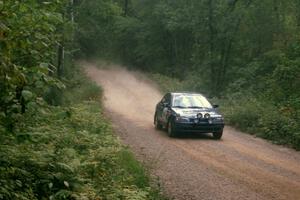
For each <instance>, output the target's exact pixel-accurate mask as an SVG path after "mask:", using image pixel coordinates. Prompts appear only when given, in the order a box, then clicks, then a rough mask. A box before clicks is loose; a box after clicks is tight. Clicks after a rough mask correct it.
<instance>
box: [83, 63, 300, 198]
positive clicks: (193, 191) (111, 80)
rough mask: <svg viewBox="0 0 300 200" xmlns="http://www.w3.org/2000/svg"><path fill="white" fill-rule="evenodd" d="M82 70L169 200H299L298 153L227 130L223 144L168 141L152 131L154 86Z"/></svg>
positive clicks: (125, 75)
mask: <svg viewBox="0 0 300 200" xmlns="http://www.w3.org/2000/svg"><path fill="white" fill-rule="evenodd" d="M82 65H84V66H85V68H86V72H87V74H88V76H89V77H90V78H91V79H93V80H94V81H95V82H96V83H98V84H99V85H101V86H102V87H103V89H104V105H105V110H106V113H107V115H108V117H109V118H110V119H111V120H112V122H113V126H114V128H115V130H116V132H117V134H118V135H119V137H120V138H121V140H122V141H123V143H124V144H126V145H128V146H129V147H130V148H131V149H132V150H133V151H134V153H135V155H136V156H137V158H138V159H139V160H141V161H143V162H144V163H146V165H148V166H149V167H150V170H151V173H152V174H153V175H154V176H156V177H159V182H160V183H161V185H162V188H163V191H164V192H165V194H166V195H167V196H169V197H170V198H171V199H178V200H179V199H180V200H181V199H183V200H193V199H195V200H200V199H211V200H219V199H220V200H225V199H230V200H234V199H241V200H247V199H251V200H253V199H264V200H265V199H267V200H268V199H278V200H279V199H280V200H281V199H282V200H283V199H286V200H300V152H296V151H294V150H292V149H288V148H285V147H282V146H278V145H273V144H271V143H269V142H267V141H265V140H263V139H259V138H255V137H253V136H251V135H248V134H245V133H242V132H240V131H237V130H235V129H234V128H232V127H229V126H226V127H225V131H224V135H223V138H222V140H220V141H216V140H213V139H212V137H211V135H209V134H207V135H203V134H199V135H190V134H187V135H185V136H181V137H180V138H169V137H168V136H167V135H166V133H165V132H164V131H157V130H155V129H154V126H153V112H154V108H155V105H156V103H157V102H158V101H159V100H160V99H161V97H162V94H161V93H160V92H159V91H158V89H157V87H156V86H155V84H153V83H152V82H151V81H150V80H148V79H147V78H145V77H144V76H143V75H141V74H139V73H136V72H130V71H127V70H125V69H124V68H118V67H112V68H102V69H99V68H96V67H95V65H93V64H90V63H82Z"/></svg>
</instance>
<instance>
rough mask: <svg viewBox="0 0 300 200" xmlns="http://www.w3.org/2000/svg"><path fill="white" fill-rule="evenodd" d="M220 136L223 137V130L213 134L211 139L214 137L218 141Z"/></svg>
mask: <svg viewBox="0 0 300 200" xmlns="http://www.w3.org/2000/svg"><path fill="white" fill-rule="evenodd" d="M222 135H223V130H221V131H219V132H214V133H213V137H214V139H215V140H220V139H221V137H222Z"/></svg>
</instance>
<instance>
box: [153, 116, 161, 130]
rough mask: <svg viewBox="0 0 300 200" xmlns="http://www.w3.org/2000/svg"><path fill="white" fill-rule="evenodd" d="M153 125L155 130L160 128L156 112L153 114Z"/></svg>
mask: <svg viewBox="0 0 300 200" xmlns="http://www.w3.org/2000/svg"><path fill="white" fill-rule="evenodd" d="M154 126H155V128H156V129H157V130H160V129H162V125H161V124H160V123H159V121H158V118H157V114H155V116H154Z"/></svg>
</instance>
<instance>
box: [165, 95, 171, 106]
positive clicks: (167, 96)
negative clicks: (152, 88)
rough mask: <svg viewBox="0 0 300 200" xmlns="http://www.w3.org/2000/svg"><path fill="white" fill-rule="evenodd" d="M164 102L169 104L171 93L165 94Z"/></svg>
mask: <svg viewBox="0 0 300 200" xmlns="http://www.w3.org/2000/svg"><path fill="white" fill-rule="evenodd" d="M166 103H168V104H169V105H171V94H167V95H166Z"/></svg>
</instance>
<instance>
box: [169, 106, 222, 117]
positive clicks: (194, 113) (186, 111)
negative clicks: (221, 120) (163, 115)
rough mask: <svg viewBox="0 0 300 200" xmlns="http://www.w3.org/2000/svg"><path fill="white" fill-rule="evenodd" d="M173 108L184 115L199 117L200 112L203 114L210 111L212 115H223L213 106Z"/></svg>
mask: <svg viewBox="0 0 300 200" xmlns="http://www.w3.org/2000/svg"><path fill="white" fill-rule="evenodd" d="M172 110H173V111H174V112H175V113H177V114H179V115H180V116H183V117H192V118H194V117H197V114H198V113H202V115H204V114H206V113H208V114H209V115H210V116H211V117H222V115H221V114H219V113H218V112H217V111H216V110H215V109H213V108H201V109H199V108H196V109H195V108H172Z"/></svg>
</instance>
